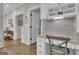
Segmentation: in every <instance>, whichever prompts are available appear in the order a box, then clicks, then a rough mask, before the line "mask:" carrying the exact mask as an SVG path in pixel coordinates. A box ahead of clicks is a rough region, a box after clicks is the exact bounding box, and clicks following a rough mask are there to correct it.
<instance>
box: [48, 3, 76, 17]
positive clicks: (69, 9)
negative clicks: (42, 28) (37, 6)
mask: <svg viewBox="0 0 79 59" xmlns="http://www.w3.org/2000/svg"><path fill="white" fill-rule="evenodd" d="M74 14H75V4H74V3H69V4H67V3H62V4H57V5H55V6H52V7H50V6H49V9H48V17H56V16H64V17H66V16H71V15H74Z"/></svg>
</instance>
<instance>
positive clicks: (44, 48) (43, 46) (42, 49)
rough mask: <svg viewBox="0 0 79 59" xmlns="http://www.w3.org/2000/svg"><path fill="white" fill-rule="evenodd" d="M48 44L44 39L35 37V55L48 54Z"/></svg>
mask: <svg viewBox="0 0 79 59" xmlns="http://www.w3.org/2000/svg"><path fill="white" fill-rule="evenodd" d="M49 51H50V50H49V44H48V43H46V39H44V38H41V37H38V38H37V55H49Z"/></svg>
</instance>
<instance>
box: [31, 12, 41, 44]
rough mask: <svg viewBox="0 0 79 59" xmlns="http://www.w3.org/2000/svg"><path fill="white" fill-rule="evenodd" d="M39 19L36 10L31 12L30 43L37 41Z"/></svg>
mask: <svg viewBox="0 0 79 59" xmlns="http://www.w3.org/2000/svg"><path fill="white" fill-rule="evenodd" d="M39 19H40V16H39V14H37V13H36V12H32V22H31V23H32V33H31V34H32V41H31V43H32V44H33V43H35V42H36V41H37V36H38V35H39V28H40V27H39V25H40V24H39Z"/></svg>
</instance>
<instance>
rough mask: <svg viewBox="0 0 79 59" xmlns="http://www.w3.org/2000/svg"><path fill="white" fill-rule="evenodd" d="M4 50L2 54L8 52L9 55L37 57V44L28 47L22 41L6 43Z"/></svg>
mask: <svg viewBox="0 0 79 59" xmlns="http://www.w3.org/2000/svg"><path fill="white" fill-rule="evenodd" d="M4 45H5V47H4V48H1V49H0V52H8V55H36V44H33V45H26V44H23V43H21V41H20V40H8V41H4Z"/></svg>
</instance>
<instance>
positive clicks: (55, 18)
mask: <svg viewBox="0 0 79 59" xmlns="http://www.w3.org/2000/svg"><path fill="white" fill-rule="evenodd" d="M63 18H64V17H54V18H53V19H63Z"/></svg>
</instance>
